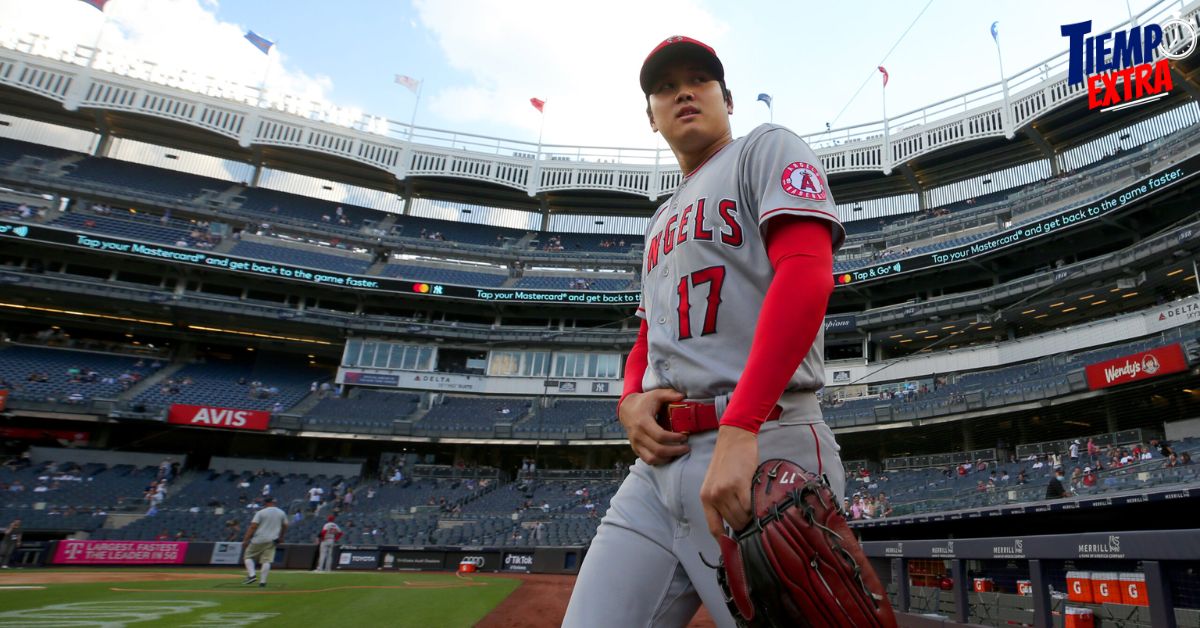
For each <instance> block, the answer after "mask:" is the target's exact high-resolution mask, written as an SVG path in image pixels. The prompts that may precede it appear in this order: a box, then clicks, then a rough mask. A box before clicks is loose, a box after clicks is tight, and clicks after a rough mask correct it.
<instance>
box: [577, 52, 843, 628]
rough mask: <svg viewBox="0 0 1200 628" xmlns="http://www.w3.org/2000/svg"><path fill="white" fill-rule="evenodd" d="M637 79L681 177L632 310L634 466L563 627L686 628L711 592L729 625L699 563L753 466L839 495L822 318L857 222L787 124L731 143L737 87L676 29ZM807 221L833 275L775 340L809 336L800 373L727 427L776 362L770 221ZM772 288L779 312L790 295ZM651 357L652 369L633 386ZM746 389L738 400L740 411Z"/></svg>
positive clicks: (653, 237)
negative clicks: (755, 372) (760, 375)
mask: <svg viewBox="0 0 1200 628" xmlns="http://www.w3.org/2000/svg"><path fill="white" fill-rule="evenodd" d="M641 78H642V81H641V82H642V88H643V90H644V92H645V93H646V95H647V102H648V104H649V105H650V107H648V110H647V112H648V113H649V114H650V120H651V125H652V128H653V129H654V130H655V131H659V132H661V133H662V134H663V135H664V137H665V138H666V139H667V141H668V143H669V144H670V145H671V148H672V150H673V151H674V152H675V155H676V157H677V158H678V159H679V162H680V166H681V168H682V169H683V172H684V173H685V177H684V179H683V181H682V182H681V183H680V185H679V188H678V189H677V190H676V191H675V193H674V194H673V195H672V197H671V198H670V199H669V200H668V201H667V202H666V203H663V205H662V206H661V207H659V208H658V210H657V211H656V212H655V214H654V217H653V218H652V220H651V222H650V226H649V228H648V230H647V232H646V240H645V241H646V245H645V254H644V259H643V265H642V302H641V306H640V307H639V308H638V312H637V314H638V316H639V317H641V318H642V319H643V321H644V324H643V325H642V336H641V337H639V341H638V342H639V344H638V345H635V347H634V350H633V351H632V352H631V354H630V359H629V361H628V363H627V368H626V372H627V381H626V392H625V394H624V395H623V396H622V401H621V403H620V404H619V414H620V418H621V422H622V424H623V425H624V426H625V428H626V430H627V432H628V433H629V437H630V443H631V446H632V447H633V449H634V451H635V452H636V453H637V454H638V458H639V459H638V460H637V462H636V463H635V464H634V466H633V467H632V468H631V470H630V474H629V476H628V477H627V478H626V480H625V481H624V483H623V484H622V485H621V488H620V490H619V491H618V492H617V494H616V495H615V496H614V497H613V499H612V502H611V506H610V509H609V511H608V513H607V514H606V515H605V517H604V519H603V521H602V522H601V524H600V527H599V529H598V531H597V535H596V537H595V539H594V540H593V541H592V544H591V546H590V548H589V550H588V553H587V556H586V558H585V560H584V562H583V566H582V568H581V571H580V575H579V578H578V580H577V581H576V584H575V589H574V592H573V594H572V597H571V602H570V605H569V607H568V609H567V614H566V618H565V620H564V624H563V625H564V626H568V627H571V628H576V627H581V626H589V627H590V626H596V627H599V626H684V625H686V624H687V622H688V621H689V620H690V619H691V617H692V616H693V615H694V614H695V612H696V610H697V608H698V607H699V605H700V604H701V603H703V604H704V605H705V606H706V607H707V609H708V611H709V613H710V614H711V615H712V616H713V619H714V620H715V621H716V623H717V625H719V626H733V625H734V622H733V619H732V617H731V616H730V614H729V611H728V610H727V609H726V605H725V599H724V596H723V595H722V593H721V590H720V588H719V586H718V585H717V580H716V572H715V570H714V569H712V568H710V567H709V566H708V565H706V564H705V562H704V560H703V559H702V558H701V556H702V555H703V556H704V557H705V558H706V559H707V560H708V561H709V562H711V563H712V564H714V565H715V564H716V561H717V558H718V556H719V550H718V548H717V543H716V541H715V538H714V536H713V534H714V533H715V532H719V530H720V525H721V520H722V518H723V519H724V521H726V522H728V523H729V524H730V525H733V527H734V528H738V527H740V525H741V524H744V522H745V521H746V520H747V519H748V506H749V503H748V494H749V486H750V476H751V474H752V473H753V470H754V468H755V467H757V465H758V462H759V460H766V459H770V458H786V459H788V460H791V461H793V462H795V463H796V464H799V465H800V466H801V467H803V468H805V469H807V470H809V471H811V472H813V473H816V474H818V475H823V476H825V478H826V480H827V481H828V482H829V483H830V484H831V486H832V489H833V491H834V493H835V494H839V495H840V494H843V493H844V488H845V477H844V471H843V469H842V463H841V459H840V457H839V455H838V450H839V447H838V445H837V443H836V441H835V440H834V438H833V434H832V432H831V431H830V430H829V428H828V427H827V426H826V425H825V423H824V421H823V420H822V417H821V410H820V406H819V404H818V401H817V398H816V396H815V394H814V393H815V392H816V391H817V390H818V389H819V388H821V387H822V386H823V384H824V365H823V346H824V339H823V335H822V331H821V326H820V325H821V322H820V321H821V319H823V316H824V310H825V305H826V303H827V301H828V294H829V291H831V290H832V281H833V280H832V250H836V248H837V247H838V246H840V244H841V242H842V241H843V240H844V238H845V231H844V230H843V228H842V226H841V224H840V222H839V221H838V219H837V217H836V214H835V213H834V201H833V197H832V195H831V194H830V193H829V191H828V189H827V187H826V183H825V182H826V180H827V179H826V178H825V174H824V168H823V167H822V165H821V162H820V160H819V159H818V158H817V156H816V155H815V154H814V153H813V151H812V150H811V149H810V148H809V147H808V145H807V144H805V143H804V142H803V140H801V139H800V138H799V137H798V136H796V135H795V134H793V133H792V132H791V131H789V130H787V129H786V128H783V127H780V126H776V125H763V126H760V127H758V128H756V129H755V130H754V131H752V132H751V133H750V134H749V135H747V136H745V137H742V138H739V139H737V140H734V139H732V136H731V132H730V128H729V123H728V115H729V114H730V113H732V109H733V102H732V97H731V96H730V95H729V93H728V91H727V89H726V88H725V84H724V68H723V67H722V66H721V64H720V61H719V60H718V59H717V57H716V55H715V53H714V52H713V51H712V49H711V48H709V47H708V46H706V45H704V44H702V43H700V42H697V41H695V40H691V39H688V38H682V37H673V38H671V39H668V40H666V41H664V42H663V43H662V44H660V45H659V46H658V47H657V48H655V49H654V51H653V52H651V54H650V56H649V57H647V59H646V62H645V64H644V65H643V68H642V77H641ZM718 84H719V86H718ZM777 219H783V220H784V222H774V221H776V220H777ZM799 219H804V220H799ZM788 221H791V222H788ZM798 222H799V223H803V224H804V227H803V228H804V229H809V231H805V232H804V233H807V234H812V233H817V234H818V235H819V236H820V237H821V238H822V239H823V242H824V244H823V245H822V247H823V249H822V250H821V251H820V252H821V255H822V256H823V260H824V261H823V263H824V264H825V266H824V267H822V268H819V269H818V272H817V273H816V274H815V275H813V276H819V277H822V278H823V279H822V281H821V282H820V283H821V286H818V287H814V288H813V289H812V291H811V293H805V292H804V291H800V292H797V293H795V294H791V295H785V296H786V298H789V299H793V300H794V303H795V307H796V309H797V310H801V309H803V310H805V312H807V314H805V316H806V318H805V320H806V321H811V324H812V325H814V326H815V330H811V332H812V333H809V334H808V336H806V337H804V338H805V340H796V337H793V336H788V335H787V334H784V335H783V336H782V337H781V341H780V342H791V343H793V344H795V345H797V348H794V349H791V351H792V352H793V353H794V354H795V355H794V356H793V358H792V361H791V362H787V365H788V366H787V368H788V369H790V370H791V371H790V378H789V377H788V375H789V372H781V373H780V374H779V377H778V378H777V379H778V382H777V384H778V385H777V386H776V387H775V388H774V389H773V391H772V392H771V395H773V396H772V397H771V398H770V399H768V400H767V405H766V407H765V409H764V410H763V412H762V413H761V415H760V416H758V417H757V419H756V420H753V421H741V422H739V423H733V424H732V425H731V424H729V423H725V422H720V419H721V417H722V416H723V415H725V413H726V409H727V408H728V409H730V410H733V408H734V406H733V405H731V404H732V403H733V402H732V393H733V392H734V390H735V388H737V390H738V391H739V394H741V391H744V390H749V388H748V387H747V386H746V384H745V382H743V374H744V371H746V372H748V370H747V369H748V362H750V360H751V358H756V359H758V360H759V361H760V362H762V361H763V360H764V359H769V360H774V359H775V358H773V357H771V356H770V355H767V354H770V353H771V349H772V348H771V347H769V346H767V345H769V344H770V342H769V340H770V339H767V342H763V343H762V344H763V345H764V347H763V348H762V353H763V354H764V355H767V358H763V357H762V356H757V357H756V356H754V355H752V354H753V351H752V345H753V349H754V350H755V351H758V350H759V349H760V347H759V346H758V343H756V341H755V337H756V334H759V333H760V332H761V331H762V330H760V329H759V327H760V325H759V324H758V323H759V322H761V320H760V311H761V312H762V313H763V314H764V316H765V315H766V314H765V312H766V310H765V308H764V304H765V303H766V302H768V301H769V299H768V290H769V289H770V288H771V287H772V283H773V281H775V280H776V273H777V270H778V269H780V268H782V266H781V264H782V263H783V261H782V260H783V259H786V258H785V257H782V256H779V257H781V259H777V256H773V255H772V254H769V250H770V251H771V253H774V252H775V251H776V249H773V248H772V247H774V246H775V242H774V241H769V240H770V238H771V236H769V235H768V234H769V233H770V229H769V226H771V227H774V226H777V225H778V226H779V228H780V229H781V230H782V229H783V228H784V227H782V226H781V225H784V224H794V223H798ZM812 229H815V230H816V231H812ZM782 237H783V236H779V238H782ZM780 246H783V245H780ZM831 249H832V250H831ZM789 268H791V267H789ZM780 272H782V271H780ZM822 273H824V274H822ZM810 294H811V299H809V297H810ZM772 297H773V298H774V299H775V304H774V305H775V306H777V305H779V298H780V295H778V294H773V295H772ZM806 299H808V300H807V301H806ZM780 321H789V322H790V321H791V319H787V318H786V317H785V318H780V319H778V320H777V321H776V322H780ZM801 336H803V334H801ZM761 340H762V339H760V341H761ZM800 343H807V344H804V345H803V346H798V345H799V344H800ZM639 351H640V352H642V353H639ZM639 355H642V356H644V358H641V359H644V362H643V364H644V372H643V375H642V378H641V380H640V387H639V386H637V385H636V384H637V383H639V382H634V383H632V384H633V386H634V388H632V389H631V382H630V381H629V375H628V374H629V373H631V372H632V373H635V374H636V370H635V369H636V368H640V366H641V364H635V363H637V362H638V361H639V358H638V356H639ZM768 363H772V364H776V363H777V364H783V363H784V362H783V361H778V360H777V361H776V362H768ZM749 396H750V393H748V392H747V393H745V395H743V396H742V397H739V399H738V400H737V402H738V403H739V404H741V405H742V407H744V406H745V404H746V403H748V400H749ZM772 403H773V404H774V409H769V408H770V406H771V404H772ZM656 416H657V419H658V420H657V421H655V417H656ZM728 418H729V417H727V419H728ZM719 422H720V423H719ZM718 424H719V425H720V427H719V429H718ZM747 424H749V426H748V427H744V429H743V427H742V426H746V425H747ZM755 430H757V435H758V436H757V443H755V439H756V436H755ZM718 436H719V438H718ZM710 463H711V464H710ZM710 467H711V469H710ZM727 476H728V477H727ZM702 487H703V489H702ZM739 487H740V488H739ZM702 494H703V495H704V498H703V499H702Z"/></svg>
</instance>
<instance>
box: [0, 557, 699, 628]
mask: <svg viewBox="0 0 1200 628" xmlns="http://www.w3.org/2000/svg"><path fill="white" fill-rule="evenodd" d="M244 578H245V573H244V572H242V571H236V570H229V569H222V570H207V569H162V568H143V569H133V568H131V569H112V568H96V569H36V570H24V569H22V570H12V571H3V572H0V628H5V627H9V626H11V627H14V628H16V627H22V628H25V627H36V628H56V627H58V628H67V627H71V628H85V627H95V628H102V627H103V628H119V627H122V626H137V627H138V628H142V627H147V628H149V627H152V626H197V627H199V626H208V627H212V628H217V627H221V628H232V627H236V626H264V627H266V626H288V627H289V628H291V627H293V626H304V627H305V628H309V627H313V628H318V627H325V626H330V627H334V626H336V627H338V628H344V627H351V628H368V627H372V626H397V627H406V626H413V627H421V628H443V627H445V628H456V627H460V626H461V627H469V626H478V627H480V628H522V627H529V628H534V627H543V626H558V625H559V624H560V623H561V622H562V617H563V613H564V611H565V610H566V606H567V600H568V599H569V597H570V592H571V587H572V585H573V584H574V580H575V579H574V577H572V576H553V575H503V576H501V575H491V574H474V575H470V576H458V575H456V574H452V573H445V574H440V573H439V574H428V573H411V572H400V573H397V572H387V573H375V572H334V573H309V572H300V571H282V570H280V571H273V572H272V573H271V574H270V576H269V581H268V583H267V586H265V587H259V586H257V585H243V584H242V580H243V579H244ZM704 626H712V623H711V620H710V619H708V616H707V614H706V613H704V610H703V609H701V611H700V614H699V615H698V616H697V619H695V620H693V622H692V624H691V627H692V628H697V627H704Z"/></svg>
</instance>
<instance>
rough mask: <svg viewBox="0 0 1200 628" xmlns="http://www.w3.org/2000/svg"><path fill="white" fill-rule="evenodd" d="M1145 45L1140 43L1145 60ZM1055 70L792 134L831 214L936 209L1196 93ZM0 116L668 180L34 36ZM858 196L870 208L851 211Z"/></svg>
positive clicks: (401, 167)
mask: <svg viewBox="0 0 1200 628" xmlns="http://www.w3.org/2000/svg"><path fill="white" fill-rule="evenodd" d="M1174 17H1179V18H1180V19H1183V20H1185V21H1187V22H1188V23H1190V24H1192V25H1194V26H1195V27H1196V28H1197V31H1198V32H1200V2H1196V1H1193V2H1191V3H1189V4H1188V5H1186V6H1184V7H1182V8H1181V6H1180V3H1178V2H1166V1H1164V2H1158V3H1155V4H1154V5H1152V6H1151V7H1149V8H1147V9H1146V10H1145V11H1143V12H1142V13H1140V14H1138V15H1136V16H1133V20H1134V21H1135V23H1137V24H1146V23H1152V22H1153V23H1161V22H1163V21H1165V20H1168V19H1171V18H1174ZM1128 26H1129V24H1119V25H1112V27H1113V28H1112V29H1120V28H1125V27H1128ZM1112 29H1109V30H1112ZM1182 31H1183V29H1168V31H1167V32H1166V33H1165V35H1164V36H1165V39H1166V44H1165V45H1167V46H1172V47H1175V48H1177V49H1178V48H1182V47H1184V46H1185V44H1186V43H1187V42H1186V38H1185V37H1184V36H1183V33H1182ZM1159 55H1160V53H1159V52H1158V51H1157V50H1156V51H1155V58H1156V59H1157V58H1159ZM1067 64H1068V53H1067V51H1066V50H1064V51H1063V52H1061V53H1059V54H1056V55H1054V56H1052V57H1050V58H1048V59H1046V60H1044V61H1043V62H1040V63H1037V64H1034V65H1032V66H1030V67H1028V68H1025V69H1023V70H1021V71H1019V72H1016V73H1013V74H1012V76H1010V77H1008V78H1007V79H1006V80H1005V81H1003V82H996V83H992V84H989V85H985V86H983V87H980V88H978V89H975V90H973V91H970V92H967V93H965V94H960V95H957V96H954V97H951V98H947V99H944V100H941V101H939V102H935V103H932V104H929V105H927V106H925V107H922V108H920V109H917V110H914V111H909V112H905V113H901V114H899V115H895V116H893V117H889V118H888V119H887V120H877V121H872V122H867V123H862V124H855V125H852V126H848V127H843V128H838V129H831V130H828V131H821V132H811V133H810V132H805V131H807V130H806V129H797V130H798V131H800V132H801V133H802V136H803V137H804V138H805V139H806V140H807V141H808V142H809V144H810V145H811V146H812V147H813V148H814V149H816V151H817V153H818V155H819V156H820V157H821V159H822V161H823V162H824V164H825V166H826V168H827V170H828V172H829V176H830V185H831V187H832V188H833V191H834V194H835V197H836V198H837V199H838V200H839V202H840V204H841V205H840V207H839V211H840V213H841V214H842V218H843V220H845V221H853V220H856V219H864V218H875V217H879V216H886V215H894V214H898V213H907V212H914V211H919V210H922V209H926V208H927V207H932V206H934V205H936V204H941V203H940V202H939V201H940V199H938V198H936V197H934V198H931V197H930V192H931V191H933V190H936V189H937V188H939V187H944V186H948V185H953V184H956V183H961V182H964V181H968V180H971V179H973V178H979V177H985V176H987V175H991V174H993V173H998V172H1003V171H1005V170H1007V169H1011V168H1014V167H1018V166H1023V165H1029V164H1035V165H1040V167H1038V168H1035V170H1038V171H1040V172H1042V174H1041V177H1044V176H1046V175H1047V174H1048V175H1050V176H1053V175H1056V174H1058V173H1059V172H1060V171H1061V170H1068V169H1072V168H1074V167H1077V165H1076V164H1073V163H1067V162H1069V161H1070V160H1069V152H1070V151H1071V150H1072V149H1076V148H1078V147H1081V146H1084V145H1087V144H1088V143H1089V142H1093V141H1094V140H1096V139H1097V138H1102V137H1105V136H1107V135H1110V134H1112V133H1114V132H1116V131H1119V130H1121V129H1125V128H1128V127H1130V126H1132V125H1135V124H1137V123H1138V122H1140V121H1143V120H1147V119H1149V118H1152V117H1154V116H1157V115H1160V114H1163V113H1164V112H1167V111H1171V110H1173V109H1175V108H1177V107H1179V106H1180V105H1181V104H1183V103H1185V102H1188V101H1189V100H1196V99H1197V96H1200V56H1197V55H1191V56H1189V57H1188V58H1185V59H1183V60H1180V61H1173V62H1171V72H1172V78H1173V83H1174V85H1175V89H1173V90H1172V91H1171V92H1170V93H1169V94H1168V95H1167V96H1166V97H1165V98H1160V99H1158V100H1156V101H1154V102H1151V103H1148V104H1144V105H1141V106H1137V107H1131V108H1127V109H1122V110H1119V111H1109V112H1104V113H1101V112H1098V111H1095V112H1093V111H1089V110H1088V106H1087V89H1086V85H1085V83H1077V84H1074V85H1069V84H1068V80H1067ZM0 110H3V111H5V112H7V113H10V114H12V115H15V116H19V117H23V118H27V119H31V120H37V121H41V122H47V123H51V124H55V125H59V126H64V127H68V128H74V129H78V130H82V131H87V132H94V133H97V134H98V135H100V136H101V138H102V139H103V138H105V137H120V138H125V139H132V140H137V141H141V142H146V143H150V144H155V145H160V146H165V147H170V148H176V149H179V150H187V151H190V152H194V153H199V154H204V155H211V156H214V157H218V158H222V159H228V160H231V161H236V162H241V163H247V164H252V165H253V166H254V167H255V168H256V169H261V168H270V169H274V170H283V171H288V172H295V173H299V174H308V175H312V176H318V177H321V178H325V179H329V180H333V181H338V182H342V183H346V184H351V185H357V186H361V187H365V188H368V189H375V190H380V191H384V192H390V193H395V194H397V195H403V196H404V197H413V196H418V197H420V196H431V197H438V198H445V199H450V200H454V199H459V200H468V199H469V200H472V201H474V202H480V203H485V204H491V205H496V206H499V207H509V208H513V209H523V210H526V211H533V212H540V213H542V214H547V215H548V214H552V213H563V214H592V215H595V214H603V215H630V216H645V215H646V214H647V212H648V211H649V210H650V209H651V208H652V207H653V206H654V205H655V202H656V201H657V200H658V199H661V198H662V197H664V196H666V195H668V194H670V193H671V192H672V191H673V190H674V188H675V187H676V185H677V184H678V182H679V180H680V177H681V174H680V172H679V169H678V166H677V165H676V164H675V161H674V158H673V157H672V155H671V154H670V152H669V151H668V150H665V149H664V150H650V149H631V148H617V147H591V146H563V145H538V144H535V143H531V142H526V141H519V140H511V139H505V138H496V137H485V136H478V135H471V134H465V133H457V132H454V131H446V130H439V129H431V128H425V127H409V126H408V125H406V124H403V123H399V122H396V121H393V120H388V119H386V118H382V117H378V116H372V115H364V114H361V112H357V111H353V110H348V109H341V108H337V107H331V106H328V105H325V104H321V103H313V102H303V101H301V100H299V99H297V98H296V97H294V96H291V95H287V94H278V93H273V92H264V91H262V90H260V89H259V88H256V87H248V86H243V85H235V84H230V83H228V82H223V81H218V80H216V79H214V78H212V77H207V76H198V75H195V74H189V73H187V72H185V71H166V70H163V69H160V68H159V67H158V65H157V64H155V63H154V62H153V61H152V60H136V59H124V58H116V57H114V56H113V55H111V54H109V53H107V52H106V51H104V50H96V49H93V48H91V47H88V46H73V47H70V48H66V49H64V48H60V47H56V46H55V45H53V44H52V42H51V41H49V40H48V39H46V38H44V37H40V36H38V35H36V34H14V33H7V34H5V33H0ZM103 143H104V142H103V141H101V143H100V144H101V145H103ZM1022 176H1024V177H1026V178H1027V177H1029V176H1036V175H1022ZM1018 178H1020V177H1018ZM1038 178H1040V177H1038ZM1031 180H1032V179H1030V181H1031ZM1030 181H1014V182H1011V183H1010V185H1009V187H1011V186H1012V185H1020V184H1022V183H1028V182H1030ZM989 183H990V181H989ZM1002 183H1003V182H1002V181H998V182H997V186H996V187H999V186H1000V185H1001V184H1002ZM985 185H986V184H985ZM864 203H871V204H873V205H883V206H882V207H867V208H866V209H865V211H864V208H863V207H862V206H861V205H863V204H864Z"/></svg>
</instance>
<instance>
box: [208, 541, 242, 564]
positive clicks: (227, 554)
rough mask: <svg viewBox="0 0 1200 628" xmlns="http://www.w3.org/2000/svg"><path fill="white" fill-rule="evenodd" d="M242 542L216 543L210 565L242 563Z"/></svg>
mask: <svg viewBox="0 0 1200 628" xmlns="http://www.w3.org/2000/svg"><path fill="white" fill-rule="evenodd" d="M241 558H242V544H241V543H214V544H213V550H212V558H211V559H210V560H209V564H210V565H240V564H242V561H241Z"/></svg>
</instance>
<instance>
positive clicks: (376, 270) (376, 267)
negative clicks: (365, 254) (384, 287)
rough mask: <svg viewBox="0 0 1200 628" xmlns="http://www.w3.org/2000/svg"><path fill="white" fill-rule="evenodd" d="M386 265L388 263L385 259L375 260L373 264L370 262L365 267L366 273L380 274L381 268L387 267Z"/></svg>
mask: <svg viewBox="0 0 1200 628" xmlns="http://www.w3.org/2000/svg"><path fill="white" fill-rule="evenodd" d="M387 265H388V261H387V259H383V260H377V261H376V262H375V263H374V264H371V265H370V266H368V267H367V272H366V274H368V275H380V274H382V273H383V269H384V268H387Z"/></svg>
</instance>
